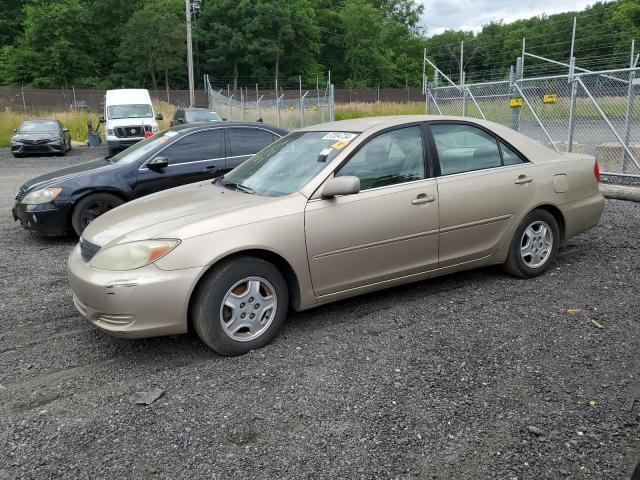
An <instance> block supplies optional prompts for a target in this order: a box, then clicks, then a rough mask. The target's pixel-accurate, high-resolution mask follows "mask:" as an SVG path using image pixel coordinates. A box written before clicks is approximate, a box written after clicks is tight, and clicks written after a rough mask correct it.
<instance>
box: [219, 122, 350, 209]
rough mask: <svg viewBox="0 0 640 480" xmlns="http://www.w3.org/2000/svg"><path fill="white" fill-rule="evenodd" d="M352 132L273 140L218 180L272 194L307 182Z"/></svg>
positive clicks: (304, 134)
mask: <svg viewBox="0 0 640 480" xmlns="http://www.w3.org/2000/svg"><path fill="white" fill-rule="evenodd" d="M356 136H357V134H356V133H350V132H295V133H291V134H289V135H287V136H286V137H284V138H281V139H280V140H278V141H277V142H275V143H272V144H271V145H269V146H268V147H266V148H265V149H263V150H261V151H260V152H259V153H257V154H256V155H254V156H253V157H251V158H250V159H249V160H247V161H246V162H244V163H243V164H241V165H240V166H238V167H237V168H235V169H234V170H232V171H231V172H229V173H228V174H227V175H225V176H224V177H221V178H220V180H219V181H218V183H219V184H221V185H223V186H226V187H228V188H237V189H238V190H242V191H245V192H249V193H257V194H260V195H266V196H270V197H277V196H282V195H288V194H290V193H293V192H295V191H298V190H300V188H302V187H303V186H304V185H306V184H307V183H308V182H309V181H310V180H311V179H312V178H313V177H314V176H316V175H317V174H318V173H319V172H320V170H322V169H323V168H324V167H325V166H326V164H327V162H330V161H331V160H333V159H334V158H335V157H336V155H338V154H339V153H340V151H341V150H342V149H343V148H345V147H346V146H347V145H348V144H349V143H350V142H351V141H352V140H353V139H354V138H356Z"/></svg>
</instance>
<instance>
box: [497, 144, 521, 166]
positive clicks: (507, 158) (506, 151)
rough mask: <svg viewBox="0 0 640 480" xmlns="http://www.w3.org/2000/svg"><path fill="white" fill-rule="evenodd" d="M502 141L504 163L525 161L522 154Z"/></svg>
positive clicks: (516, 163) (515, 163) (511, 163)
mask: <svg viewBox="0 0 640 480" xmlns="http://www.w3.org/2000/svg"><path fill="white" fill-rule="evenodd" d="M498 143H500V151H501V152H502V164H503V165H518V164H519V163H524V160H523V159H522V157H521V156H520V155H518V154H517V153H516V152H514V151H513V150H512V149H510V148H509V147H507V146H506V145H505V144H504V143H502V142H498Z"/></svg>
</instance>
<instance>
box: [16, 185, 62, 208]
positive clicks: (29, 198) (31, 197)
mask: <svg viewBox="0 0 640 480" xmlns="http://www.w3.org/2000/svg"><path fill="white" fill-rule="evenodd" d="M61 191H62V189H61V188H59V187H55V188H43V189H42V190H36V191H34V192H30V193H28V194H27V195H26V196H25V197H24V198H23V199H22V202H21V203H24V204H26V205H37V204H39V203H48V202H51V201H52V200H53V199H54V198H56V197H57V196H58V195H60V192H61Z"/></svg>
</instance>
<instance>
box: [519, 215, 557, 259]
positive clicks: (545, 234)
mask: <svg viewBox="0 0 640 480" xmlns="http://www.w3.org/2000/svg"><path fill="white" fill-rule="evenodd" d="M552 249H553V231H552V230H551V227H550V226H549V224H547V223H546V222H543V221H542V220H537V221H535V222H533V223H532V224H531V225H529V226H528V227H527V228H526V229H525V231H524V233H523V234H522V239H521V242H520V256H521V257H522V260H523V261H524V263H525V265H527V266H528V267H530V268H538V267H541V266H542V265H544V264H545V262H546V261H547V260H548V259H549V256H550V255H551V251H552Z"/></svg>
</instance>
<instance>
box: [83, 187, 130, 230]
mask: <svg viewBox="0 0 640 480" xmlns="http://www.w3.org/2000/svg"><path fill="white" fill-rule="evenodd" d="M123 203H124V201H123V200H122V199H121V198H120V197H117V196H115V195H113V194H111V193H102V192H101V193H92V194H90V195H87V196H86V197H84V198H82V199H81V200H80V201H79V202H78V203H77V204H76V206H75V208H74V209H73V214H72V215H71V226H72V227H73V230H74V231H75V232H76V235H78V236H81V235H82V232H83V231H84V229H85V228H87V226H88V225H89V224H90V223H91V222H92V221H94V220H95V219H96V218H98V217H99V216H100V215H102V214H104V213H107V212H108V211H109V210H113V209H114V208H116V207H118V206H120V205H122V204H123Z"/></svg>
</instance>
